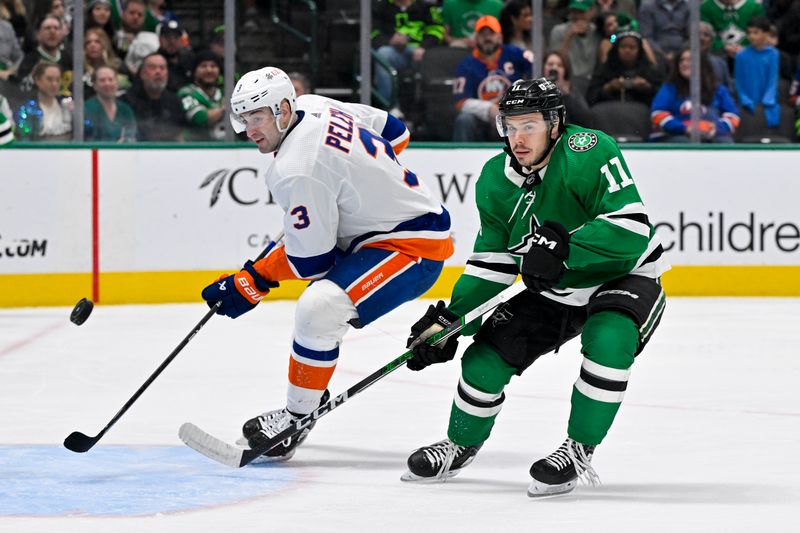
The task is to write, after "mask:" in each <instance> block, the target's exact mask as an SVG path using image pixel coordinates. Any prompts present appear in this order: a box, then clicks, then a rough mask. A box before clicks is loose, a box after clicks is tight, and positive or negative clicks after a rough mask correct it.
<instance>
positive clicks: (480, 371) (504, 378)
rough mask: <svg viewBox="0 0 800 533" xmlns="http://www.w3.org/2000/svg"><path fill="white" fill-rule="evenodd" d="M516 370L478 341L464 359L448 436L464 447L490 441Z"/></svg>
mask: <svg viewBox="0 0 800 533" xmlns="http://www.w3.org/2000/svg"><path fill="white" fill-rule="evenodd" d="M515 373H516V369H515V368H512V367H511V366H509V365H508V364H507V363H506V362H505V361H503V359H502V358H501V357H500V356H499V355H498V354H497V353H496V352H495V351H494V350H492V349H491V348H490V347H488V346H487V345H486V344H483V343H481V342H475V343H473V344H472V345H470V347H469V348H467V351H466V352H465V353H464V357H463V358H462V359H461V378H460V379H459V381H458V389H457V390H456V395H455V399H454V400H453V406H452V408H451V411H450V425H449V427H448V430H447V436H448V438H449V439H450V440H452V441H453V442H455V443H456V444H460V445H461V446H477V445H479V444H481V443H483V442H484V441H485V440H486V439H488V438H489V434H490V433H491V431H492V426H493V425H494V419H495V418H496V417H497V414H498V413H499V412H500V409H501V408H502V407H503V401H504V400H505V395H504V394H503V388H504V387H505V386H506V385H507V384H508V382H509V380H510V379H511V376H513V375H514V374H515Z"/></svg>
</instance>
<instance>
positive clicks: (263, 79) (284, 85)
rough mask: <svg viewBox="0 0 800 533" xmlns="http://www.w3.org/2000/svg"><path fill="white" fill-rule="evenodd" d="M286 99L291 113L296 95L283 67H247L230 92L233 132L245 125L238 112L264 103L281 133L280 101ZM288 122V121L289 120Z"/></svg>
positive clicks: (238, 131)
mask: <svg viewBox="0 0 800 533" xmlns="http://www.w3.org/2000/svg"><path fill="white" fill-rule="evenodd" d="M284 100H288V101H289V106H290V107H291V109H292V116H294V113H295V111H296V110H297V95H296V94H295V91H294V85H292V80H291V79H289V76H287V75H286V73H285V72H284V71H282V70H281V69H279V68H276V67H264V68H260V69H258V70H251V71H250V72H248V73H247V74H245V75H244V76H242V77H241V78H240V79H239V81H238V82H237V83H236V87H234V89H233V95H232V96H231V124H232V125H233V130H234V131H235V132H236V133H241V132H243V131H244V130H245V129H246V128H247V123H246V122H245V121H244V120H243V119H242V116H241V115H242V113H247V112H248V111H255V110H257V109H261V108H264V107H268V108H269V109H271V110H272V114H273V115H275V123H276V124H277V125H278V131H279V132H281V133H283V132H284V130H283V129H281V126H280V116H281V102H283V101H284ZM289 123H290V124H291V121H289Z"/></svg>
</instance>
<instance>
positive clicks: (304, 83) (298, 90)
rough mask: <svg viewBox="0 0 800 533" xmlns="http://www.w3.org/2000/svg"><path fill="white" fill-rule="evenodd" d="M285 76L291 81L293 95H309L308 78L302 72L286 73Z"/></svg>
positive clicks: (309, 83) (309, 85) (309, 84)
mask: <svg viewBox="0 0 800 533" xmlns="http://www.w3.org/2000/svg"><path fill="white" fill-rule="evenodd" d="M286 75H287V76H289V79H290V80H292V86H293V87H294V93H295V95H297V96H303V95H304V94H311V82H310V81H309V79H308V76H306V75H305V74H303V73H302V72H287V73H286Z"/></svg>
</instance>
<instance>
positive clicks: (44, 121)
mask: <svg viewBox="0 0 800 533" xmlns="http://www.w3.org/2000/svg"><path fill="white" fill-rule="evenodd" d="M59 28H60V26H59ZM31 75H32V78H33V81H34V84H35V86H36V95H35V97H34V98H33V99H31V100H29V101H27V102H25V103H24V104H23V105H22V106H20V108H19V109H18V110H17V113H16V115H15V117H14V122H15V123H16V124H17V136H18V137H19V138H20V139H25V140H30V141H60V140H67V139H69V138H70V134H71V133H72V99H71V98H62V97H61V96H59V90H60V85H61V68H60V67H59V66H58V65H57V64H55V63H50V62H47V61H40V62H39V63H37V64H36V66H34V67H33V71H32V73H31Z"/></svg>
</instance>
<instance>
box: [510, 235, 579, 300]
mask: <svg viewBox="0 0 800 533" xmlns="http://www.w3.org/2000/svg"><path fill="white" fill-rule="evenodd" d="M567 258H569V232H568V231H567V229H566V228H565V227H564V226H562V225H561V224H559V223H558V222H554V221H552V220H546V221H545V222H544V224H543V225H541V226H539V227H538V228H536V232H535V233H534V234H533V239H532V240H531V247H530V249H529V250H528V252H527V253H526V254H525V256H524V257H523V258H522V264H521V265H520V268H519V270H520V274H522V281H523V282H524V283H525V286H526V287H527V288H528V290H530V291H532V292H543V291H547V290H550V289H552V288H553V287H554V286H555V285H556V283H558V282H559V280H560V279H561V277H562V276H563V275H564V272H565V271H566V267H565V266H564V261H566V260H567Z"/></svg>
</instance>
